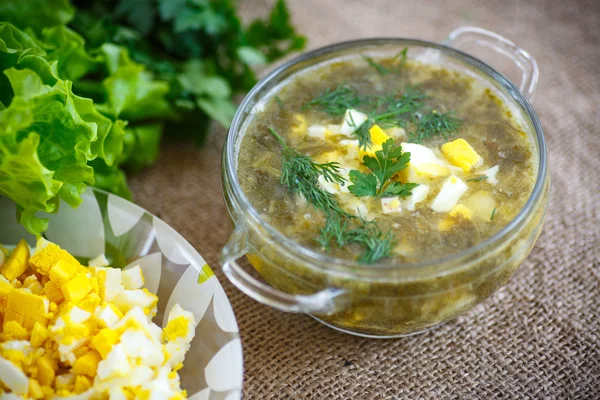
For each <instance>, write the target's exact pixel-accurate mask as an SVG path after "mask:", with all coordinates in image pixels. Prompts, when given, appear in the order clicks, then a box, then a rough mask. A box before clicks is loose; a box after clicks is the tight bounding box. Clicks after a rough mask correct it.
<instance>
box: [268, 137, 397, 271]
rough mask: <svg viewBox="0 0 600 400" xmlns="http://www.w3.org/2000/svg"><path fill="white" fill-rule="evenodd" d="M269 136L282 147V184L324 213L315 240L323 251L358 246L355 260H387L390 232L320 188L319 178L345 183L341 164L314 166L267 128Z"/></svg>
mask: <svg viewBox="0 0 600 400" xmlns="http://www.w3.org/2000/svg"><path fill="white" fill-rule="evenodd" d="M269 133H270V134H271V135H272V136H273V137H274V138H275V139H276V140H277V141H278V142H279V144H280V145H281V148H282V166H281V172H282V174H281V184H282V185H284V186H285V187H286V188H287V189H289V190H290V191H291V192H293V193H299V194H300V195H302V196H303V197H304V198H305V199H306V201H307V202H308V203H309V204H310V205H312V206H313V207H315V208H316V209H318V210H320V211H322V212H323V213H324V214H325V217H326V219H325V226H324V227H323V228H321V232H320V236H319V237H318V238H317V242H318V243H319V244H320V245H321V246H322V247H323V249H324V250H325V251H330V250H331V249H332V247H333V246H337V247H338V248H343V247H346V246H359V247H361V248H362V249H363V253H362V254H361V255H360V256H359V258H358V261H359V262H362V263H367V264H370V263H374V262H376V261H378V260H380V259H382V258H385V257H388V256H389V255H390V254H391V251H392V246H393V239H394V237H393V235H392V233H391V232H390V231H387V232H382V231H381V229H380V228H379V227H378V226H377V224H376V222H375V221H367V220H365V219H364V218H362V217H361V216H355V215H351V214H348V213H347V212H346V211H344V210H343V209H342V207H341V206H340V204H339V203H338V201H337V199H336V197H335V196H334V195H333V194H332V193H329V192H327V191H325V190H324V189H323V188H321V186H320V185H319V176H321V175H322V176H323V177H324V179H325V180H326V181H328V182H336V183H339V184H341V185H342V184H344V183H345V180H344V178H343V177H342V176H341V175H340V173H339V172H340V165H339V164H338V163H336V162H328V163H322V164H321V163H317V162H315V161H313V160H312V158H310V157H309V156H307V155H303V154H300V153H299V152H298V151H297V150H295V149H293V148H291V147H289V146H288V145H287V143H286V142H285V140H283V138H282V137H281V136H280V135H279V134H278V133H277V132H276V131H275V130H274V129H273V128H269Z"/></svg>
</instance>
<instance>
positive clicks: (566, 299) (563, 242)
mask: <svg viewBox="0 0 600 400" xmlns="http://www.w3.org/2000/svg"><path fill="white" fill-rule="evenodd" d="M241 3H242V7H243V12H244V15H245V16H247V17H250V16H253V15H257V14H264V13H265V12H266V8H267V5H268V4H271V3H272V2H271V1H266V0H263V1H246V2H244V1H241ZM288 3H289V4H290V6H291V8H292V11H293V17H294V20H295V22H296V24H297V25H298V26H299V28H300V29H301V31H302V32H305V33H306V34H307V35H308V38H309V47H310V48H315V47H319V46H322V45H325V44H329V43H334V42H338V41H342V40H346V39H350V38H359V37H369V36H403V37H418V38H422V39H426V40H432V41H440V40H442V39H443V38H444V37H445V36H446V35H447V34H448V32H450V31H451V30H452V29H454V28H456V27H458V26H460V25H464V24H469V25H477V26H481V27H485V28H487V29H490V30H493V31H495V32H498V33H500V34H502V35H504V36H506V37H508V38H510V39H512V40H514V41H515V42H517V43H518V44H519V45H520V46H522V47H523V48H525V49H527V50H528V51H530V52H531V54H533V56H534V57H535V58H536V59H537V60H538V62H539V65H540V73H541V75H540V83H539V86H538V90H537V93H536V97H535V101H534V107H535V109H536V110H537V112H538V114H539V117H540V119H541V121H542V124H543V126H544V130H545V133H546V137H547V139H548V147H549V152H550V166H551V170H552V186H553V189H552V201H551V204H550V209H549V211H548V216H547V219H546V224H545V227H544V230H543V233H542V235H541V237H540V238H539V241H538V242H537V244H536V246H535V248H534V249H533V251H532V253H531V255H530V256H529V258H528V259H527V261H526V262H525V263H524V264H523V266H522V267H521V268H520V270H519V271H518V272H517V274H516V275H515V276H514V277H513V279H512V280H511V281H510V282H509V283H508V284H507V285H506V286H505V287H504V288H503V289H501V290H500V291H499V292H498V293H497V294H496V295H494V296H493V297H492V298H490V299H489V300H488V301H486V302H484V303H483V304H481V305H479V306H477V307H476V308H475V309H473V310H472V311H470V312H468V313H467V314H465V315H463V316H461V317H459V318H458V319H456V320H455V321H452V322H451V323H448V324H446V325H444V326H442V327H440V328H438V329H436V330H434V331H431V332H428V333H425V334H422V335H420V336H416V337H412V338H407V339H398V340H388V341H378V340H369V339H361V338H355V337H351V336H347V335H344V334H341V333H338V332H335V331H333V330H331V329H329V328H326V327H324V326H322V325H320V324H318V323H317V322H315V321H314V320H313V319H311V318H310V317H307V316H303V315H292V314H284V313H281V312H279V311H275V310H273V309H271V308H269V307H266V306H263V305H261V304H258V303H256V302H254V301H253V300H251V299H249V298H248V297H246V296H245V295H243V294H242V293H240V292H239V291H238V290H236V289H235V288H234V287H233V286H232V285H231V284H229V282H227V280H226V279H225V277H224V276H223V275H222V273H221V271H220V268H219V264H218V253H219V251H220V249H221V248H222V246H223V244H224V243H225V242H226V241H227V239H228V236H229V234H230V233H231V231H232V224H231V222H230V220H229V217H228V215H227V213H226V210H225V206H224V204H223V200H222V196H221V188H220V168H221V167H220V155H221V146H222V143H223V136H224V131H223V130H219V129H215V130H214V132H213V134H212V136H211V137H210V138H209V140H208V143H207V144H206V145H205V146H204V147H203V148H202V149H194V148H193V147H192V146H189V145H173V144H169V143H164V144H163V151H162V153H161V156H160V159H159V161H158V163H157V164H156V166H155V167H153V168H151V169H149V170H147V171H145V172H144V173H142V174H141V175H139V176H136V177H133V178H131V184H132V187H133V189H134V193H135V198H136V200H137V202H138V203H140V204H141V205H142V206H144V207H146V208H147V209H148V210H150V211H151V212H154V213H156V214H158V215H159V216H160V217H162V218H163V219H164V220H165V221H167V222H168V223H169V224H171V225H172V226H173V227H174V228H175V229H176V230H178V231H179V232H180V233H181V234H183V236H185V237H186V238H187V239H188V240H189V241H190V242H191V243H192V245H194V247H196V248H197V249H198V250H199V251H200V252H201V254H203V255H204V257H205V258H206V260H207V261H208V262H209V263H210V264H211V266H212V267H213V269H214V270H215V272H216V273H217V275H218V277H219V279H220V280H221V282H222V283H223V285H224V286H225V289H226V292H227V294H228V295H229V298H230V299H231V302H232V304H233V308H234V310H235V313H236V316H237V318H238V322H239V326H240V331H241V337H242V340H243V346H244V358H245V383H244V391H243V392H244V396H245V398H246V399H521V398H523V399H594V398H600V255H599V254H600V253H599V246H600V222H599V220H600V218H599V210H600V194H599V188H600V162H599V161H598V159H599V157H600V128H599V126H600V125H599V124H600V33H599V27H600V2H598V1H597V0H589V1H587V2H585V1H578V2H576V1H559V0H557V1H546V2H543V1H527V2H526V1H519V0H514V1H490V2H488V1H486V2H483V1H477V0H466V1H465V0H453V1H436V2H433V1H423V2H416V1H398V0H388V1H381V0H378V1H364V0H352V1H350V0H335V1H330V0H327V1H325V0H288ZM224 373H226V371H224Z"/></svg>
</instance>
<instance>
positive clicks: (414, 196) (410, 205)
mask: <svg viewBox="0 0 600 400" xmlns="http://www.w3.org/2000/svg"><path fill="white" fill-rule="evenodd" d="M429 190H430V187H429V186H428V185H425V184H424V183H421V184H419V186H417V187H416V188H414V189H413V190H411V195H410V196H408V197H406V198H405V199H404V200H402V206H404V208H406V209H407V210H409V211H414V210H415V209H416V207H417V203H420V202H422V201H423V200H425V199H426V198H427V196H428V195H429Z"/></svg>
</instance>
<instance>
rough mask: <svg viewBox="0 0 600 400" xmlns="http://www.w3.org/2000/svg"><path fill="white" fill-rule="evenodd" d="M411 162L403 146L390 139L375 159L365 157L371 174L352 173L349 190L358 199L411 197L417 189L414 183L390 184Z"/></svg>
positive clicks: (365, 162) (353, 171)
mask: <svg viewBox="0 0 600 400" xmlns="http://www.w3.org/2000/svg"><path fill="white" fill-rule="evenodd" d="M409 161H410V153H404V152H403V151H402V146H396V144H395V143H394V140H393V139H388V140H387V141H385V143H383V145H382V146H381V150H377V151H376V152H375V157H371V156H364V157H363V164H364V165H365V166H366V167H367V168H369V169H370V170H371V173H363V172H360V171H356V170H352V171H350V174H349V176H350V181H351V182H352V183H353V184H352V185H350V186H348V190H350V192H351V193H352V194H354V195H355V196H357V197H365V196H371V197H389V196H401V197H406V196H410V195H411V190H412V189H414V188H415V187H417V186H418V185H417V184H414V183H401V182H388V181H389V180H390V179H391V178H392V177H393V176H394V175H395V174H397V173H398V172H400V171H402V170H403V169H404V168H406V166H407V165H408V162H409Z"/></svg>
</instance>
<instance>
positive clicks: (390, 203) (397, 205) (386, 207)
mask: <svg viewBox="0 0 600 400" xmlns="http://www.w3.org/2000/svg"><path fill="white" fill-rule="evenodd" d="M381 210H382V211H383V213H384V214H393V213H401V212H402V201H401V200H400V198H399V197H385V198H383V199H381Z"/></svg>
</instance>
